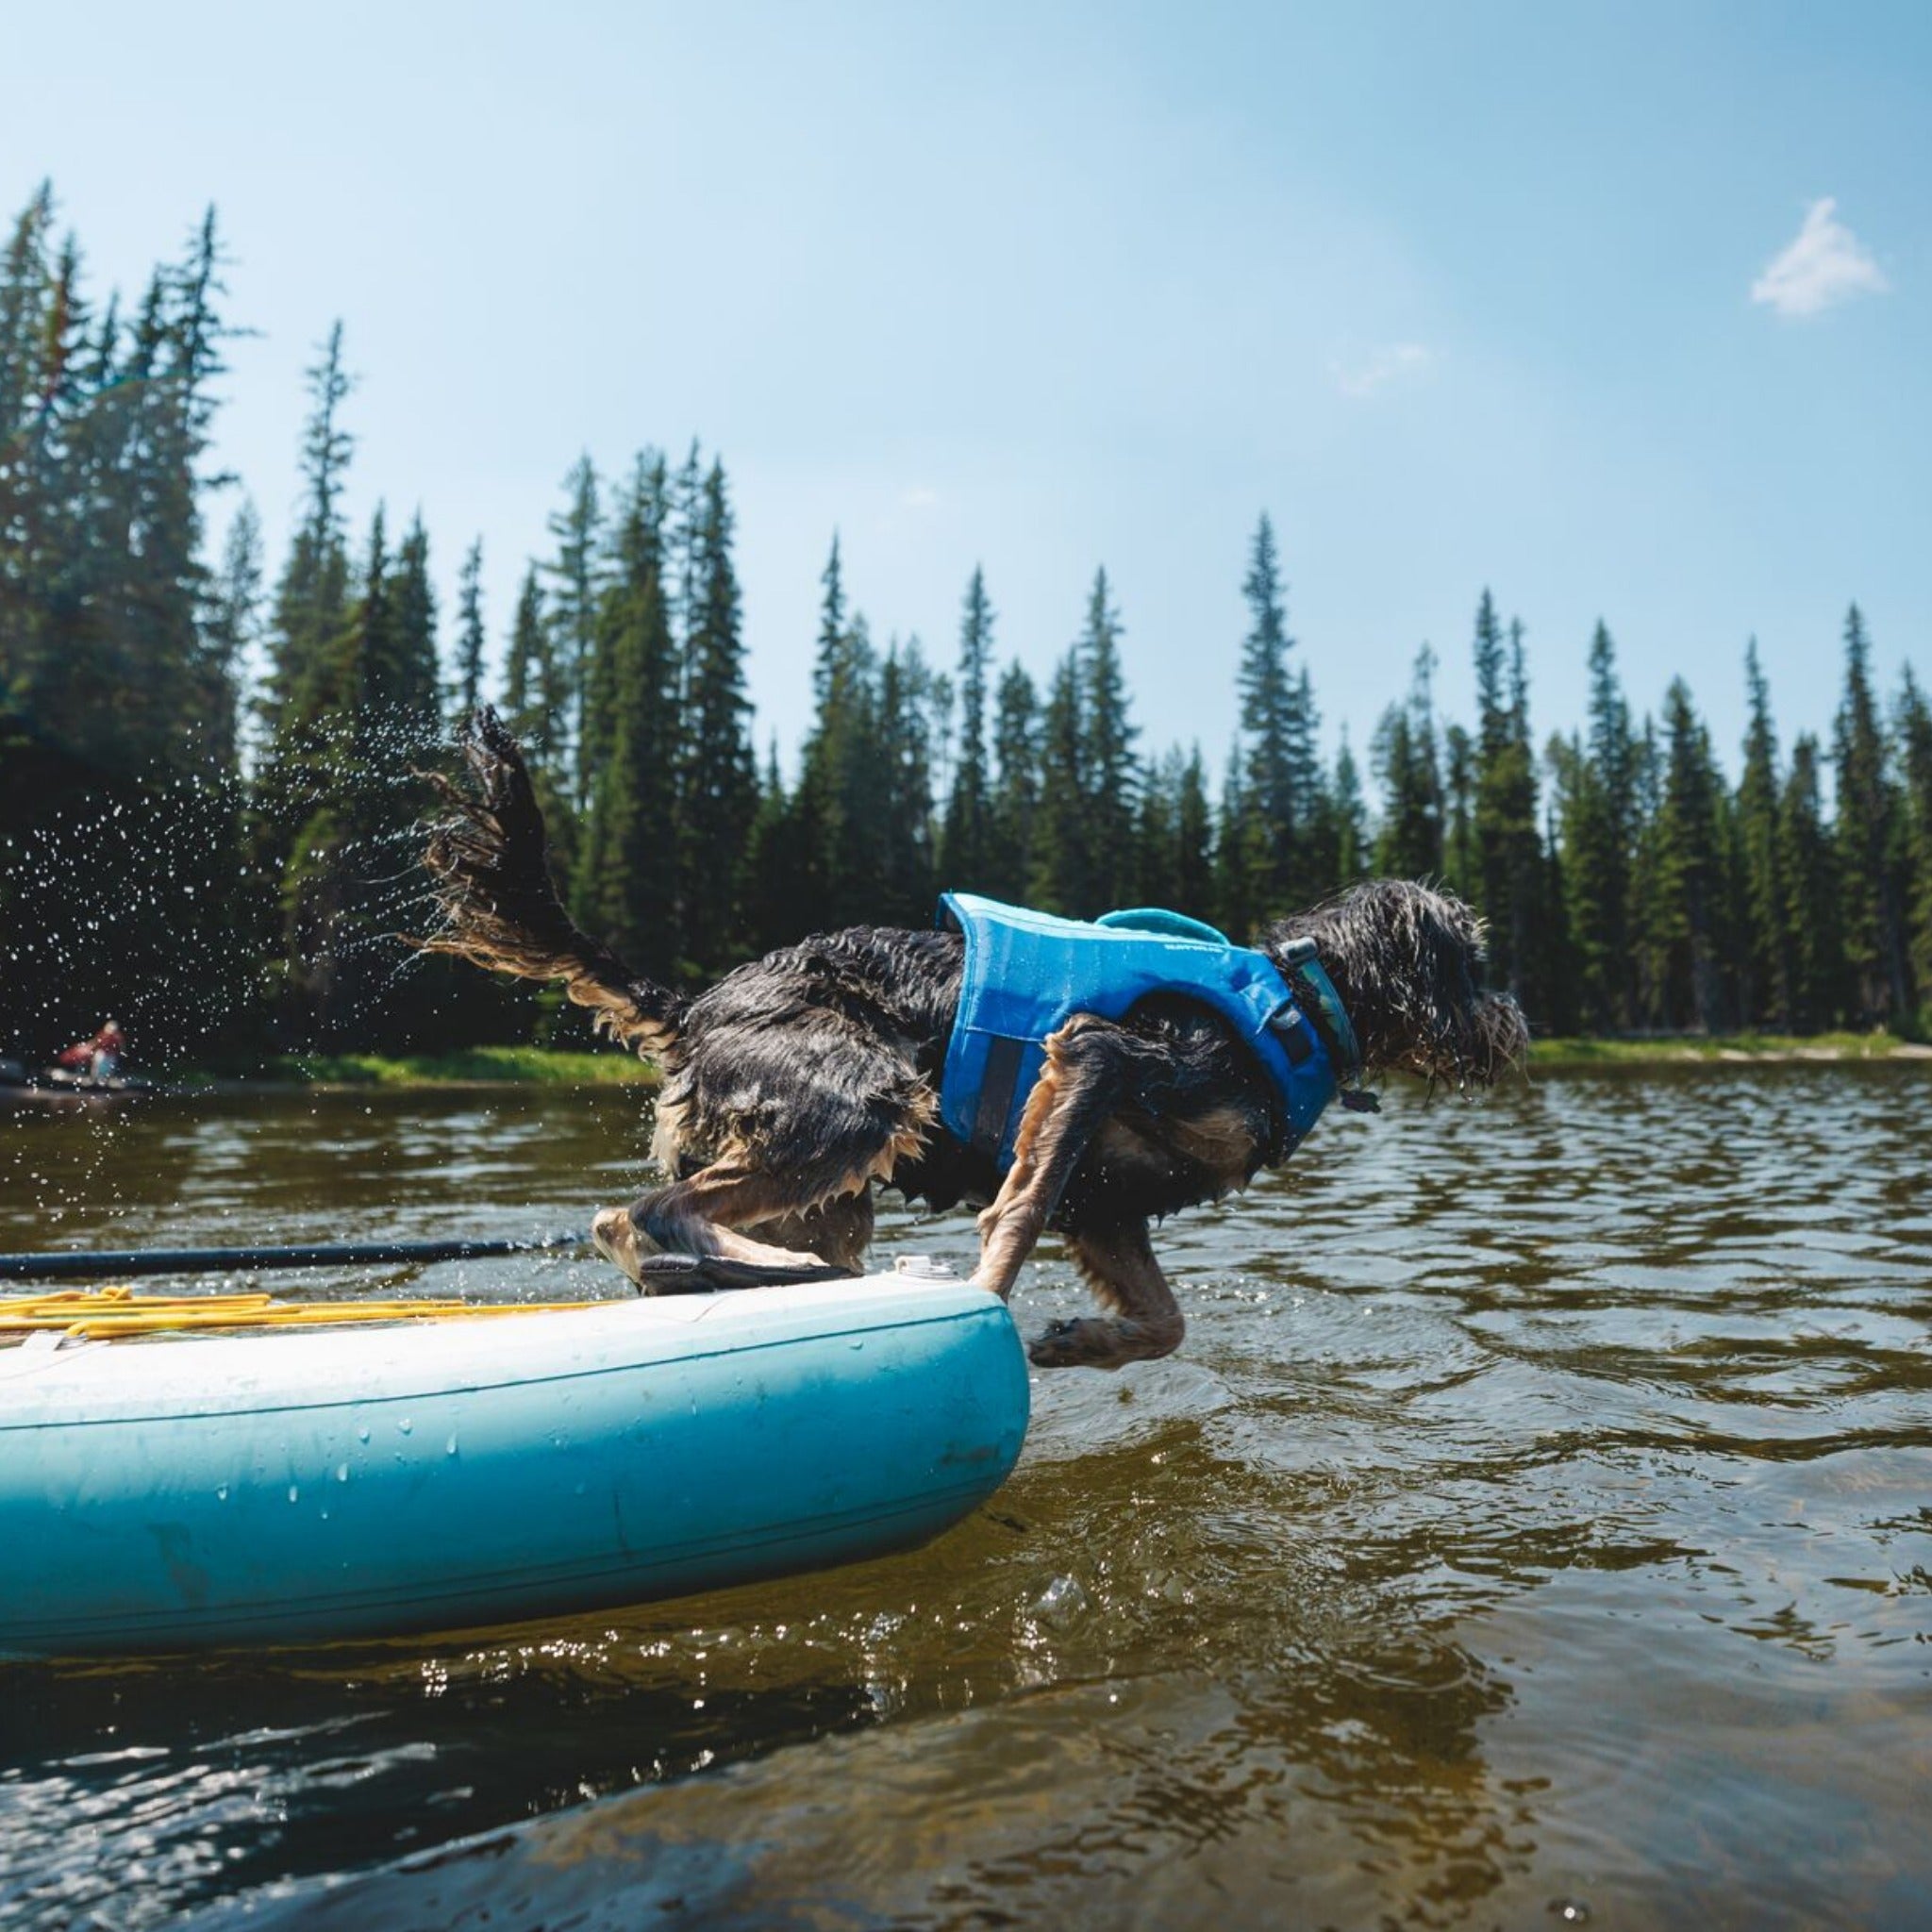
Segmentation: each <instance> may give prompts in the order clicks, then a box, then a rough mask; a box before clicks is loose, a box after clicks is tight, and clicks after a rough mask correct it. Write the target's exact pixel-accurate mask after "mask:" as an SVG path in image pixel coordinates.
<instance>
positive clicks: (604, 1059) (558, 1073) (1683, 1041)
mask: <svg viewBox="0 0 1932 1932" xmlns="http://www.w3.org/2000/svg"><path fill="white" fill-rule="evenodd" d="M1843 1060H1924V1061H1932V1044H1927V1043H1925V1042H1924V1041H1910V1040H1905V1039H1902V1038H1901V1037H1900V1036H1899V1035H1897V1034H1894V1033H1821V1034H1814V1035H1808V1036H1806V1035H1796V1034H1767V1033H1721V1034H1711V1035H1708V1036H1703V1035H1699V1036H1694V1037H1692V1036H1677V1037H1673V1038H1670V1039H1661V1040H1596V1039H1588V1038H1577V1039H1565V1040H1539V1041H1536V1043H1535V1044H1534V1046H1533V1047H1532V1048H1531V1049H1530V1066H1531V1067H1532V1068H1533V1069H1535V1070H1537V1071H1539V1072H1544V1073H1550V1072H1563V1071H1569V1070H1573V1069H1582V1070H1588V1069H1591V1068H1595V1067H1612V1066H1625V1067H1641V1066H1683V1065H1687V1064H1690V1065H1703V1064H1708V1065H1712V1066H1750V1065H1760V1066H1761V1065H1775V1064H1780V1063H1798V1062H1834V1061H1843ZM156 1084H157V1088H158V1091H163V1092H168V1093H174V1094H193V1093H277V1092H289V1093H331V1092H360V1091H369V1090H380V1091H409V1090H412V1089H421V1090H439V1089H452V1088H455V1089H460V1088H489V1087H641V1088H644V1089H646V1090H649V1089H652V1088H655V1087H656V1086H657V1085H658V1073H657V1070H656V1068H654V1067H651V1066H647V1065H646V1064H645V1063H644V1062H643V1061H641V1060H639V1059H636V1058H633V1057H632V1056H630V1055H628V1054H622V1053H616V1052H606V1053H566V1052H560V1051H555V1050H552V1049H550V1048H546V1047H536V1046H479V1047H471V1048H467V1049H465V1050H463V1051H461V1052H458V1053H446V1054H408V1055H387V1054H368V1053H358V1054H290V1055H287V1056H284V1057H282V1058H276V1059H274V1060H270V1061H268V1062H266V1063H265V1064H264V1065H263V1066H262V1067H261V1068H260V1069H259V1071H258V1072H255V1073H250V1074H234V1073H228V1072H218V1071H216V1070H214V1069H208V1068H195V1069H190V1070H186V1071H184V1072H183V1073H181V1074H177V1075H175V1077H173V1078H163V1079H161V1080H158V1081H157V1083H156Z"/></svg>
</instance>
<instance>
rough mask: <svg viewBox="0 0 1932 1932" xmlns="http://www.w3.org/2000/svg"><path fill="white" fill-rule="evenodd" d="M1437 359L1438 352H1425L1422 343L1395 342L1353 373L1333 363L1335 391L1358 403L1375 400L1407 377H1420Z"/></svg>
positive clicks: (1351, 370) (1330, 365) (1352, 370)
mask: <svg viewBox="0 0 1932 1932" xmlns="http://www.w3.org/2000/svg"><path fill="white" fill-rule="evenodd" d="M1435 359H1436V352H1435V350H1433V349H1425V348H1424V346H1423V345H1422V343H1420V342H1394V343H1391V345H1390V346H1389V347H1388V348H1386V349H1377V350H1376V351H1375V353H1374V355H1373V356H1371V357H1370V358H1369V359H1368V360H1367V361H1366V362H1363V363H1361V364H1359V365H1358V366H1357V367H1356V368H1354V369H1344V368H1343V367H1342V366H1341V363H1340V362H1333V363H1330V364H1329V368H1330V370H1331V372H1332V373H1333V375H1334V377H1335V387H1336V388H1337V389H1339V390H1340V391H1341V393H1342V394H1343V395H1345V396H1354V397H1357V399H1359V398H1362V397H1365V396H1372V395H1374V393H1375V392H1376V391H1378V390H1383V389H1387V388H1388V386H1389V385H1390V384H1391V382H1397V381H1400V380H1401V379H1403V378H1404V377H1406V376H1411V375H1421V374H1422V373H1423V371H1424V370H1425V369H1427V368H1428V367H1429V366H1430V365H1431V364H1432V363H1433V362H1434V361H1435Z"/></svg>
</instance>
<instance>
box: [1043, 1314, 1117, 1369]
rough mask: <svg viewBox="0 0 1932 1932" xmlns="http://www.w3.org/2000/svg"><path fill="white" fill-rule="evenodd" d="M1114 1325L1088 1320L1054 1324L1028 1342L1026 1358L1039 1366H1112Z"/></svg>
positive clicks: (1070, 1367) (1063, 1367) (1060, 1367)
mask: <svg viewBox="0 0 1932 1932" xmlns="http://www.w3.org/2000/svg"><path fill="white" fill-rule="evenodd" d="M1111 1326H1112V1324H1110V1323H1107V1322H1093V1321H1087V1320H1079V1321H1071V1322H1054V1323H1051V1324H1048V1326H1046V1327H1044V1328H1042V1329H1041V1331H1040V1333H1039V1334H1038V1335H1036V1336H1035V1337H1034V1338H1033V1340H1032V1341H1029V1342H1028V1343H1027V1344H1026V1359H1027V1360H1028V1361H1029V1362H1031V1363H1032V1364H1033V1366H1034V1367H1035V1368H1036V1369H1081V1368H1102V1369H1104V1368H1109V1367H1111V1366H1112V1357H1113V1346H1112V1344H1113V1336H1112V1334H1111V1332H1110V1330H1111Z"/></svg>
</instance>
